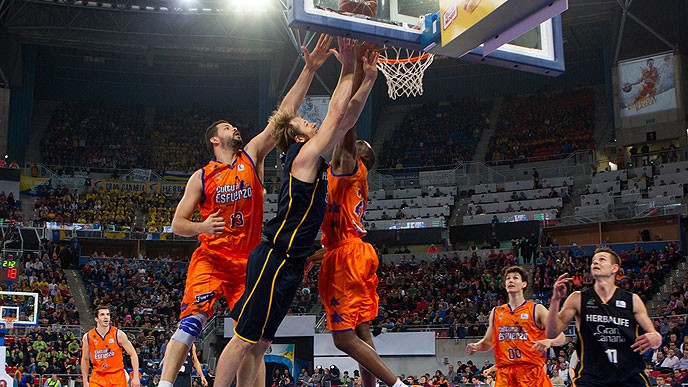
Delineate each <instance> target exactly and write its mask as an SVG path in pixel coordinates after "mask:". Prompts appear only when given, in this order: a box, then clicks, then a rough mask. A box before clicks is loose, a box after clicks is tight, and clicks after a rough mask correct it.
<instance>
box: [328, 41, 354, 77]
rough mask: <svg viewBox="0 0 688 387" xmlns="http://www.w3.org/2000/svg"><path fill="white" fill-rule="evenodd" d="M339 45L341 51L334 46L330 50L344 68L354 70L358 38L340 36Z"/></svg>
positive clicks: (347, 70)
mask: <svg viewBox="0 0 688 387" xmlns="http://www.w3.org/2000/svg"><path fill="white" fill-rule="evenodd" d="M337 45H338V46H339V51H338V50H335V49H333V48H332V49H330V52H331V53H332V54H333V55H334V56H335V57H336V58H337V60H338V61H339V63H341V64H342V70H344V71H346V72H353V71H354V67H355V66H356V52H355V51H356V40H355V39H350V38H341V37H338V38H337Z"/></svg>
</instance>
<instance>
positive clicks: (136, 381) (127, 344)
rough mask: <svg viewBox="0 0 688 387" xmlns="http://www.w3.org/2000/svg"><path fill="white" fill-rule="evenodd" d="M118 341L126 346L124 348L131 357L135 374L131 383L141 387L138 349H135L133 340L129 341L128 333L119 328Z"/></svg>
mask: <svg viewBox="0 0 688 387" xmlns="http://www.w3.org/2000/svg"><path fill="white" fill-rule="evenodd" d="M117 341H119V345H121V346H122V348H124V350H125V351H126V352H127V354H128V355H129V358H130V359H131V368H133V374H132V376H131V381H130V383H129V384H130V386H131V387H141V380H140V376H139V355H138V354H137V353H136V350H135V349H134V346H133V345H132V344H131V341H129V338H128V337H127V334H126V333H124V332H122V331H120V330H119V329H118V330H117Z"/></svg>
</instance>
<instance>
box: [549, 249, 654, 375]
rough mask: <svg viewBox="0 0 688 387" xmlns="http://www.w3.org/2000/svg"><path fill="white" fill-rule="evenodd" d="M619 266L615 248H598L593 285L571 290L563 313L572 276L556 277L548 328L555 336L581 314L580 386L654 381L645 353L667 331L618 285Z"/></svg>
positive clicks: (593, 264) (594, 256)
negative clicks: (649, 375) (647, 371)
mask: <svg viewBox="0 0 688 387" xmlns="http://www.w3.org/2000/svg"><path fill="white" fill-rule="evenodd" d="M620 267H621V261H620V260H619V256H618V255H617V254H616V252H615V251H614V250H612V249H609V248H599V249H597V250H595V254H594V255H593V257H592V264H591V265H590V272H591V273H592V277H593V279H594V280H595V283H594V285H593V287H592V288H587V289H584V290H582V291H577V292H574V293H572V294H571V295H570V296H569V297H568V298H566V301H565V302H564V306H563V307H562V308H561V311H559V312H558V313H557V311H558V310H559V306H560V304H561V300H562V299H564V297H566V285H567V283H569V282H570V281H571V280H572V278H571V277H569V274H568V273H564V274H563V275H561V276H560V277H559V278H558V279H557V282H555V283H554V290H553V292H552V303H551V304H550V307H549V313H548V314H547V321H546V323H545V332H546V334H547V337H556V336H557V335H558V334H559V333H561V332H563V331H564V329H566V327H567V326H568V325H569V324H570V323H571V320H573V318H574V317H575V318H576V328H577V331H578V345H577V348H576V351H577V352H578V354H579V357H580V362H579V363H578V367H576V373H575V376H574V378H573V379H572V382H573V386H575V387H639V386H650V383H649V381H648V380H647V377H646V376H645V374H644V372H643V369H644V368H645V363H644V362H643V359H642V357H641V354H643V353H645V352H647V351H648V350H650V349H657V348H659V346H660V345H661V344H662V336H661V335H660V334H659V333H658V332H657V331H656V330H655V328H654V326H653V324H652V321H651V320H650V317H649V316H648V314H647V309H646V308H645V304H643V301H642V300H641V299H640V297H638V295H637V294H635V293H631V292H629V291H626V290H624V289H621V288H618V287H616V286H615V284H614V281H615V279H616V273H617V272H618V271H619V268H620ZM641 330H642V331H643V332H645V333H643V334H641V332H640V331H641Z"/></svg>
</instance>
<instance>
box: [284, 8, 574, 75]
mask: <svg viewBox="0 0 688 387" xmlns="http://www.w3.org/2000/svg"><path fill="white" fill-rule="evenodd" d="M338 4H339V1H338V0H292V4H291V6H290V8H289V25H290V26H291V27H294V28H299V29H304V30H310V31H316V32H324V33H329V34H332V35H335V36H346V37H352V38H356V39H360V40H366V41H371V42H375V43H379V44H384V45H387V46H395V47H404V48H409V49H413V50H419V51H421V50H422V51H426V52H431V53H433V54H438V55H441V56H446V57H452V58H461V59H463V60H468V61H473V62H480V63H487V64H493V65H497V66H502V67H509V68H515V69H518V70H523V71H529V72H535V73H540V74H546V75H551V76H555V75H559V74H561V73H562V72H563V71H564V58H563V44H562V41H563V39H562V34H561V17H560V16H558V15H559V14H560V13H561V12H563V11H564V10H566V8H567V7H568V2H567V0H378V10H377V15H376V16H375V17H368V16H363V15H354V14H351V13H345V12H340V11H338ZM469 11H470V12H469Z"/></svg>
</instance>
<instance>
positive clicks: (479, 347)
mask: <svg viewBox="0 0 688 387" xmlns="http://www.w3.org/2000/svg"><path fill="white" fill-rule="evenodd" d="M494 312H495V310H494V308H492V311H491V312H490V322H489V324H488V325H487V331H486V332H485V336H483V338H482V339H480V341H478V342H475V343H470V344H468V345H467V346H466V353H467V354H469V355H473V354H474V353H476V352H485V351H489V350H490V349H491V348H492V329H493V328H492V320H494Z"/></svg>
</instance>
